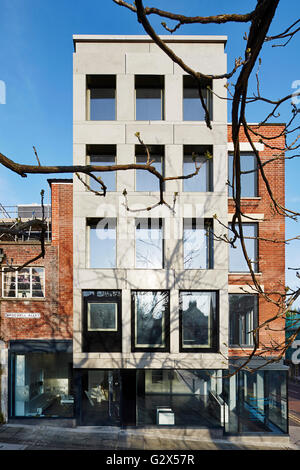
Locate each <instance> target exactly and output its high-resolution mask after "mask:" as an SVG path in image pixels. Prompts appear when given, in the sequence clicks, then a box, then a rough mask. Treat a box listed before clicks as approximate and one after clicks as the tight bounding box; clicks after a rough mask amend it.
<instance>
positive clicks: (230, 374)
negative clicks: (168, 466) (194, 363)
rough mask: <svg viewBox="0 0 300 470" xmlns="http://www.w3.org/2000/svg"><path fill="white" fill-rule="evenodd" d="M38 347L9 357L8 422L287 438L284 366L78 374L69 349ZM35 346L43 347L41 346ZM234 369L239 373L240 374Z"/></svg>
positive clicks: (80, 371)
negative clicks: (69, 421) (160, 428)
mask: <svg viewBox="0 0 300 470" xmlns="http://www.w3.org/2000/svg"><path fill="white" fill-rule="evenodd" d="M41 343H42V342H40V344H39V345H34V347H31V346H32V344H33V342H32V341H31V342H30V344H28V342H27V345H26V348H23V347H22V344H21V342H20V343H18V345H17V346H18V347H16V345H12V348H11V350H10V353H9V364H8V377H9V387H8V391H9V400H8V407H9V413H8V414H9V418H10V419H16V418H32V417H34V418H37V417H38V418H41V419H42V418H70V419H74V420H75V421H76V424H77V425H88V426H90V425H93V426H142V427H145V426H169V427H173V426H176V427H196V428H222V429H223V430H224V432H225V433H230V434H232V433H234V434H235V433H236V434H242V433H258V432H259V433H262V432H265V433H275V434H280V433H283V434H286V433H288V403H287V378H288V370H287V368H285V367H284V366H281V365H277V368H276V366H274V365H273V367H269V368H268V367H266V368H265V369H259V370H254V372H250V371H248V370H247V371H246V370H239V371H238V372H236V370H237V369H238V367H239V363H238V362H237V363H236V364H235V361H232V363H231V366H230V368H229V369H228V370H227V369H226V370H202V369H197V370H195V369H193V370H187V369H143V370H142V369H74V368H73V364H72V352H70V347H69V346H67V347H66V345H65V346H64V347H61V345H60V347H59V348H58V349H57V348H54V349H53V343H52V344H51V345H50V346H49V344H48V345H43V344H41ZM36 346H37V347H36ZM234 372H236V373H234Z"/></svg>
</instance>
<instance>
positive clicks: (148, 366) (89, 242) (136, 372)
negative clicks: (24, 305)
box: [73, 36, 287, 433]
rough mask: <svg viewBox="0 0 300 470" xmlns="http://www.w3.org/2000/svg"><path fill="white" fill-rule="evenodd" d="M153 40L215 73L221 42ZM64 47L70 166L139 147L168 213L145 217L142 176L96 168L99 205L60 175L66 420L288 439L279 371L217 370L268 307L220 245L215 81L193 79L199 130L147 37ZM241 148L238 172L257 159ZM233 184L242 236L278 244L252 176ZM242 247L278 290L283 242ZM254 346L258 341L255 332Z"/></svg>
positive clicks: (223, 160) (161, 209) (219, 111)
mask: <svg viewBox="0 0 300 470" xmlns="http://www.w3.org/2000/svg"><path fill="white" fill-rule="evenodd" d="M164 39H165V40H166V41H167V42H168V44H169V45H170V46H171V47H172V48H173V50H174V51H175V52H176V53H178V54H179V55H183V56H184V57H185V59H186V61H187V63H188V64H189V65H190V66H192V67H195V68H196V69H198V68H199V67H200V64H201V71H202V72H204V73H207V74H223V73H226V54H225V52H224V48H225V44H226V38H225V37H203V36H201V37H197V36H193V37H186V36H172V37H166V38H164ZM74 47H75V53H74V164H81V165H84V164H87V163H93V164H99V165H102V166H103V165H113V164H118V165H126V164H138V163H146V162H147V150H146V149H145V146H143V143H144V144H146V145H147V148H148V149H149V150H150V155H151V156H150V158H151V160H155V166H156V168H157V169H158V170H159V171H160V172H162V173H163V174H164V175H165V176H167V177H170V178H173V179H170V180H168V181H166V182H165V186H164V197H165V201H166V202H167V203H168V204H169V206H171V207H173V208H174V211H172V210H171V209H170V207H167V206H166V205H158V206H156V207H155V208H153V209H152V210H151V211H147V210H145V209H146V208H148V207H153V205H155V204H156V203H157V202H158V201H159V186H158V182H157V180H155V178H154V177H153V176H152V175H150V176H149V174H147V173H146V172H145V171H144V172H143V171H142V170H138V169H135V170H133V169H130V170H126V171H123V170H120V171H116V172H110V173H102V175H101V176H102V177H103V180H104V182H105V183H106V184H107V185H108V192H107V195H106V197H105V198H101V197H97V196H95V194H94V193H93V192H91V191H90V190H89V189H88V188H87V186H88V185H89V184H90V189H93V190H95V189H96V187H95V185H94V181H89V180H88V179H86V181H85V183H86V185H85V186H84V185H82V182H80V181H79V180H76V181H74V203H73V204H74V304H73V305H74V337H73V348H74V353H73V361H74V362H73V365H74V370H75V375H76V384H77V390H78V391H79V393H78V397H77V398H78V401H77V419H78V422H79V423H80V424H98V425H106V424H111V425H134V426H135V425H140V426H145V425H147V426H149V425H151V426H156V425H161V424H169V425H175V426H191V427H193V426H195V427H213V428H217V427H221V428H222V429H224V430H225V431H228V432H233V433H235V432H237V433H240V432H279V433H280V432H281V433H286V432H287V396H286V369H284V366H282V365H279V364H277V365H275V366H274V365H273V366H269V368H265V369H264V370H261V369H260V371H259V372H257V373H253V374H252V375H251V374H249V373H248V372H247V371H245V370H243V371H240V372H238V373H237V374H235V375H234V376H233V377H229V375H228V371H229V370H230V371H232V370H234V368H236V367H238V365H239V364H240V362H239V361H243V357H244V356H247V354H248V353H249V352H251V348H253V343H252V336H251V333H249V331H251V329H252V328H253V326H255V325H256V324H257V322H258V321H259V319H264V318H266V317H267V316H268V315H270V314H271V312H272V308H270V307H269V306H268V305H267V302H265V303H264V304H263V305H261V302H259V301H258V299H257V296H256V295H253V291H251V285H250V287H249V285H248V284H249V282H250V284H251V277H250V276H249V274H247V267H245V265H244V263H243V262H242V259H243V258H242V254H241V251H240V249H239V248H237V250H236V251H233V250H229V248H228V245H227V244H226V243H224V242H223V241H221V240H220V239H219V237H222V235H223V233H224V227H226V226H227V224H228V221H229V220H230V213H231V212H232V210H233V205H232V202H231V200H230V187H229V194H228V182H227V181H228V174H230V165H231V160H230V159H231V157H230V156H229V173H228V164H227V155H228V151H229V153H230V151H231V150H232V145H231V144H230V128H229V129H228V127H227V106H226V100H221V99H217V98H216V96H224V90H225V88H224V85H225V81H224V80H214V81H213V82H209V81H207V82H203V93H204V97H205V101H206V104H207V106H208V107H209V109H210V110H211V113H212V130H210V129H208V128H207V126H206V123H205V122H204V114H203V111H201V106H200V104H199V97H198V90H197V87H196V85H195V83H194V82H193V80H192V79H191V77H189V76H186V75H185V74H184V73H183V72H182V70H181V68H180V67H178V66H177V65H176V64H174V63H173V62H172V61H171V60H170V59H169V58H168V57H167V56H166V55H165V54H163V53H162V52H161V51H160V49H159V48H158V47H157V46H156V45H155V44H154V43H153V42H152V41H151V40H150V39H149V37H147V36H128V37H127V36H126V37H119V36H75V37H74ZM209 88H210V89H211V90H212V92H211V91H209ZM266 129H267V133H269V132H273V133H274V132H275V133H276V132H277V128H276V126H275V128H274V127H273V128H272V127H266ZM228 134H229V138H228ZM273 135H276V134H273ZM241 140H242V144H241V147H242V151H243V156H242V161H243V162H242V165H244V167H245V169H246V171H248V170H249V169H252V168H251V165H254V164H255V158H254V155H253V154H251V152H250V153H249V151H250V150H251V149H250V148H249V147H248V145H247V143H246V142H245V139H244V136H243V135H241ZM259 140H260V139H259V137H258V136H254V141H256V142H258V144H257V147H258V149H259V150H261V151H262V152H264V151H265V154H262V155H265V158H268V155H269V150H268V149H267V148H265V147H264V146H263V144H260V143H259ZM279 140H280V138H279ZM210 157H212V158H210ZM195 161H196V163H198V164H199V165H201V170H200V171H199V173H198V174H197V176H195V177H194V178H191V179H176V177H178V176H180V175H189V174H191V173H193V172H194V171H195ZM277 166H278V168H276V170H280V171H279V173H278V172H275V173H274V174H273V173H272V174H271V177H272V178H273V179H275V180H276V178H277V180H278V181H277V183H278V184H277V186H276V189H275V191H278V196H279V198H282V197H284V193H283V188H284V167H283V164H282V161H279V162H278V163H277ZM272 171H273V170H272ZM252 176H253V178H252ZM243 179H244V181H243V187H244V190H245V193H244V194H243V208H244V209H245V213H246V214H247V213H248V214H249V213H250V214H251V216H252V221H251V222H249V220H251V219H249V218H247V216H245V233H246V234H248V236H249V237H250V238H252V237H255V236H256V235H257V234H258V233H259V234H263V233H264V232H266V233H268V235H270V230H271V231H272V234H273V235H274V236H276V237H277V238H278V236H280V237H284V221H283V219H281V218H280V219H279V218H278V217H277V218H276V216H275V217H273V218H271V219H270V220H267V219H268V217H269V216H270V208H269V206H270V202H269V200H268V196H267V194H266V191H265V190H264V185H263V184H262V181H260V180H259V181H258V179H257V171H256V168H253V173H251V174H249V175H247V176H245V177H243ZM98 189H99V190H100V189H101V188H100V186H99V188H98ZM124 191H125V195H124ZM175 193H176V196H175V203H174V195H175ZM228 195H229V203H228ZM173 203H174V206H173ZM248 217H249V216H248ZM248 245H249V250H250V252H249V254H250V256H251V258H252V259H253V266H254V269H255V271H256V272H257V273H258V276H260V279H262V281H263V284H264V286H265V288H266V289H268V290H269V289H270V288H272V289H273V288H274V286H275V285H276V286H277V288H278V285H279V284H280V281H284V248H283V245H281V246H280V248H278V247H277V246H276V247H274V244H273V245H272V246H271V247H270V248H269V247H267V246H264V242H259V248H258V246H257V242H254V244H253V243H252V241H250V242H249V244H248ZM229 251H231V253H230V256H231V260H230V262H229ZM280 289H282V286H280ZM278 324H279V326H280V321H279V322H277V325H278ZM281 334H283V332H282V333H281V332H280V331H279V332H278V333H276V335H277V337H278V338H279V337H280V335H281ZM260 337H261V339H262V341H270V338H269V337H268V332H267V331H265V330H263V331H261V332H260ZM241 345H242V347H241ZM255 364H257V362H255ZM251 365H252V366H254V364H253V362H252V363H251ZM274 369H276V370H274ZM279 378H280V379H279ZM271 395H272V399H271V398H270V397H271Z"/></svg>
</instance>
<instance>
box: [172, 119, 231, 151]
mask: <svg viewBox="0 0 300 470" xmlns="http://www.w3.org/2000/svg"><path fill="white" fill-rule="evenodd" d="M212 127H213V130H210V129H209V128H208V127H207V126H206V124H205V122H201V123H200V122H199V123H196V122H194V121H191V122H190V123H188V122H187V121H184V122H183V123H181V124H176V123H175V124H174V144H190V145H199V144H202V145H212V144H224V145H227V134H226V132H227V129H226V126H225V125H216V124H215V125H214V123H212Z"/></svg>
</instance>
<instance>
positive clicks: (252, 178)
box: [228, 153, 258, 197]
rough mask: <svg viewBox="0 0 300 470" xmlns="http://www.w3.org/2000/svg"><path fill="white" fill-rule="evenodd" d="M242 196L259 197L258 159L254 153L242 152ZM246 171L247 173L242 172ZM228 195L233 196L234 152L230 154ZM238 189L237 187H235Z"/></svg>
mask: <svg viewBox="0 0 300 470" xmlns="http://www.w3.org/2000/svg"><path fill="white" fill-rule="evenodd" d="M240 161H241V197H257V196H258V188H257V186H258V185H257V160H256V156H255V155H254V153H241V157H240ZM242 172H245V173H242ZM228 182H229V186H228V196H229V197H232V196H233V188H232V185H233V154H229V155H228ZM235 190H236V187H235Z"/></svg>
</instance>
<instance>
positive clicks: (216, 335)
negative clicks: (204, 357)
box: [179, 289, 220, 353]
mask: <svg viewBox="0 0 300 470" xmlns="http://www.w3.org/2000/svg"><path fill="white" fill-rule="evenodd" d="M189 292H209V293H214V294H215V295H216V309H215V310H216V311H215V312H214V316H213V317H214V318H213V319H212V322H213V326H212V346H211V347H208V348H203V347H194V348H187V347H184V346H183V344H182V340H183V331H182V328H183V321H182V313H183V311H182V300H181V295H182V294H183V293H189ZM219 297H220V294H219V291H218V290H208V289H189V290H187V289H180V290H179V352H181V353H196V352H198V353H217V352H219V342H220V324H219V315H220V298H219Z"/></svg>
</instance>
